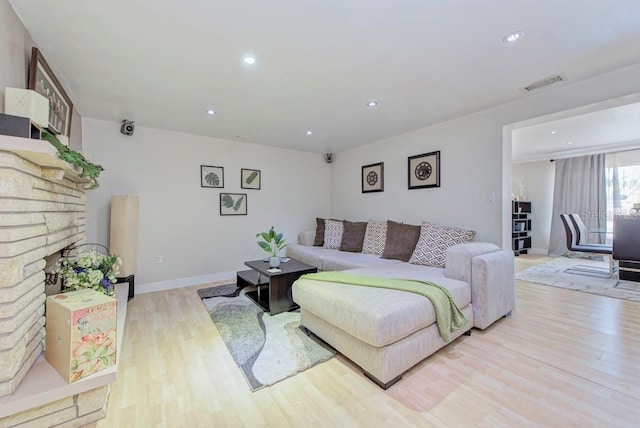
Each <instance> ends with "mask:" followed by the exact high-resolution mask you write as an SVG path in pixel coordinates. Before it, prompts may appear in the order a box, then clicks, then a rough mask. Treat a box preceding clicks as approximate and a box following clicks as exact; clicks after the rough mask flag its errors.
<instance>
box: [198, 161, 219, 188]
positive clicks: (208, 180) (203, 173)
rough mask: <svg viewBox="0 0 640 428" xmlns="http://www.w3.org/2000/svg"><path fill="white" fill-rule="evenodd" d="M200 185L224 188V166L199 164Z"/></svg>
mask: <svg viewBox="0 0 640 428" xmlns="http://www.w3.org/2000/svg"><path fill="white" fill-rule="evenodd" d="M200 187H213V188H218V189H222V188H224V168H223V167H221V166H213V165H200Z"/></svg>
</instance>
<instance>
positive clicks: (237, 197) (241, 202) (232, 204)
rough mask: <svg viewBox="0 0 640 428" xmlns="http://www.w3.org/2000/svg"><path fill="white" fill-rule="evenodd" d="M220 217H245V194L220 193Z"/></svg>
mask: <svg viewBox="0 0 640 428" xmlns="http://www.w3.org/2000/svg"><path fill="white" fill-rule="evenodd" d="M220 215H247V194H246V193H220Z"/></svg>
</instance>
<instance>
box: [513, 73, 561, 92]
mask: <svg viewBox="0 0 640 428" xmlns="http://www.w3.org/2000/svg"><path fill="white" fill-rule="evenodd" d="M565 80H567V76H565V75H564V74H556V75H555V76H551V77H547V78H544V79H541V80H538V81H537V82H533V83H530V84H528V85H527V86H525V87H524V88H520V90H521V91H522V92H524V93H528V92H531V91H535V90H536V89H540V88H544V87H545V86H549V85H553V84H554V83H559V82H564V81H565Z"/></svg>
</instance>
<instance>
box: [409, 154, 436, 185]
mask: <svg viewBox="0 0 640 428" xmlns="http://www.w3.org/2000/svg"><path fill="white" fill-rule="evenodd" d="M408 185H409V189H425V188H429V187H440V150H438V151H436V152H430V153H424V154H421V155H416V156H410V157H409V159H408Z"/></svg>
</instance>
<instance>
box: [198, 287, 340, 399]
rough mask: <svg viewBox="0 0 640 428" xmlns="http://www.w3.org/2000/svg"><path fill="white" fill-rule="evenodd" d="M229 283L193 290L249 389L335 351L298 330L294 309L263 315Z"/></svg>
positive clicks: (297, 317)
mask: <svg viewBox="0 0 640 428" xmlns="http://www.w3.org/2000/svg"><path fill="white" fill-rule="evenodd" d="M244 291H245V290H240V289H238V288H237V287H236V285H235V284H232V285H224V286H218V287H211V288H204V289H200V290H198V295H199V296H200V298H201V299H202V303H204V305H205V307H206V308H207V310H208V311H209V314H210V315H211V319H212V320H213V322H214V323H215V325H216V327H217V328H218V331H219V332H220V336H222V340H224V343H225V344H226V345H227V348H228V349H229V352H230V353H231V356H232V357H233V359H234V360H235V362H236V364H237V365H238V367H240V370H241V371H242V373H243V374H244V377H245V379H247V382H248V383H249V386H250V387H251V390H252V391H257V390H258V389H260V388H263V387H265V386H269V385H273V384H274V383H276V382H279V381H281V380H283V379H286V378H288V377H291V376H293V375H295V374H296V373H299V372H301V371H304V370H306V369H308V368H311V367H313V366H315V365H316V364H319V363H322V362H324V361H327V360H329V359H331V358H333V356H334V355H336V353H337V352H336V351H335V350H334V349H333V348H331V347H330V346H329V345H327V344H326V343H324V342H322V341H321V340H320V339H317V338H316V337H315V336H313V335H312V336H309V335H307V334H306V333H305V332H304V331H303V330H302V329H301V328H300V313H299V312H283V313H280V314H277V315H273V316H271V315H269V314H267V313H265V312H263V311H262V309H260V308H259V307H258V306H257V305H256V304H255V303H253V302H252V301H251V300H250V299H249V298H248V297H246V296H245V295H244Z"/></svg>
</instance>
